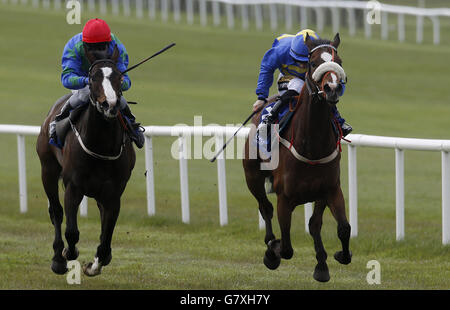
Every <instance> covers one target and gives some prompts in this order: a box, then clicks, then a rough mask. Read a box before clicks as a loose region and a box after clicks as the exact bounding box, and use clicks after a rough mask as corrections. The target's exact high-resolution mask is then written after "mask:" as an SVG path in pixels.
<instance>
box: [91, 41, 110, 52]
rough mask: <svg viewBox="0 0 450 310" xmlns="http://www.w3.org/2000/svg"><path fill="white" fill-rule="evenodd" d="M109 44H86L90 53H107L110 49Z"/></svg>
mask: <svg viewBox="0 0 450 310" xmlns="http://www.w3.org/2000/svg"><path fill="white" fill-rule="evenodd" d="M108 44H109V42H99V43H86V46H87V47H88V49H89V50H90V51H99V52H101V51H105V50H106V49H107V48H108Z"/></svg>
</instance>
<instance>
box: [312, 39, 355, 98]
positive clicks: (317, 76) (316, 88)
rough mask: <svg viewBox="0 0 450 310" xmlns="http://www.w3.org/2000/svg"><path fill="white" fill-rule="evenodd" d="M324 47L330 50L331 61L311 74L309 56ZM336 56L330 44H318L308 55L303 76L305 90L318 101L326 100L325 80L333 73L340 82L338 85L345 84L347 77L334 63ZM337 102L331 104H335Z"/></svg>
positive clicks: (321, 65) (335, 50) (334, 48)
mask: <svg viewBox="0 0 450 310" xmlns="http://www.w3.org/2000/svg"><path fill="white" fill-rule="evenodd" d="M324 47H327V48H331V60H330V61H328V62H324V63H322V64H320V65H319V66H318V67H317V68H316V70H315V71H314V73H313V74H311V72H312V66H311V56H312V54H313V53H314V52H315V51H316V50H318V49H320V48H324ZM336 54H337V48H336V47H334V46H333V45H331V44H320V45H318V46H316V47H314V48H313V49H312V50H311V51H310V52H309V54H308V73H307V74H306V76H305V85H306V88H307V89H308V92H309V94H310V95H311V96H313V97H315V98H317V99H319V100H326V97H325V95H324V94H325V91H324V86H325V78H326V77H327V76H328V75H330V74H331V73H334V74H336V76H338V78H339V80H340V81H339V83H341V84H346V83H347V76H346V74H345V71H344V69H343V68H342V67H341V66H340V65H339V64H338V63H337V62H335V61H334V60H335V56H336ZM325 66H326V67H325ZM322 71H324V72H322ZM318 83H319V84H318ZM338 101H339V100H338ZM338 101H336V102H332V103H333V104H336V103H337V102H338Z"/></svg>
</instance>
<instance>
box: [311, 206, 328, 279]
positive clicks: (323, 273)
mask: <svg viewBox="0 0 450 310" xmlns="http://www.w3.org/2000/svg"><path fill="white" fill-rule="evenodd" d="M325 207H326V203H325V201H322V200H320V201H316V202H315V203H314V211H313V214H312V216H311V218H310V219H309V224H308V227H309V233H310V234H311V236H312V238H313V240H314V249H315V250H316V259H317V265H316V267H315V269H314V275H313V277H314V279H316V280H317V281H319V282H327V281H329V280H330V273H329V271H328V265H327V252H326V251H325V248H324V247H323V242H322V237H321V236H320V231H321V229H322V217H323V211H324V210H325Z"/></svg>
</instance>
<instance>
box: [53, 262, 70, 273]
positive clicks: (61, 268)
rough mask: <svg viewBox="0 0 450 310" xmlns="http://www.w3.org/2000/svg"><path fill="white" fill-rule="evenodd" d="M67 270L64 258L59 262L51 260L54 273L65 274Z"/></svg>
mask: <svg viewBox="0 0 450 310" xmlns="http://www.w3.org/2000/svg"><path fill="white" fill-rule="evenodd" d="M67 270H68V269H67V262H66V261H65V260H64V261H61V262H58V261H55V260H52V271H53V272H54V273H56V274H65V273H66V272H67Z"/></svg>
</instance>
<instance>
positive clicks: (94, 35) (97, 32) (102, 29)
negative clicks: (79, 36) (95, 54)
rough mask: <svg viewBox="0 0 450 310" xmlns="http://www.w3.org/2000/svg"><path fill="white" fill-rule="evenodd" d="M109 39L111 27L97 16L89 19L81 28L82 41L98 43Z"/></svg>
mask: <svg viewBox="0 0 450 310" xmlns="http://www.w3.org/2000/svg"><path fill="white" fill-rule="evenodd" d="M109 41H111V29H109V26H108V24H107V23H106V22H105V21H104V20H102V19H99V18H96V19H91V20H89V21H88V22H87V23H86V25H84V28H83V42H86V43H99V42H109Z"/></svg>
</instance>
